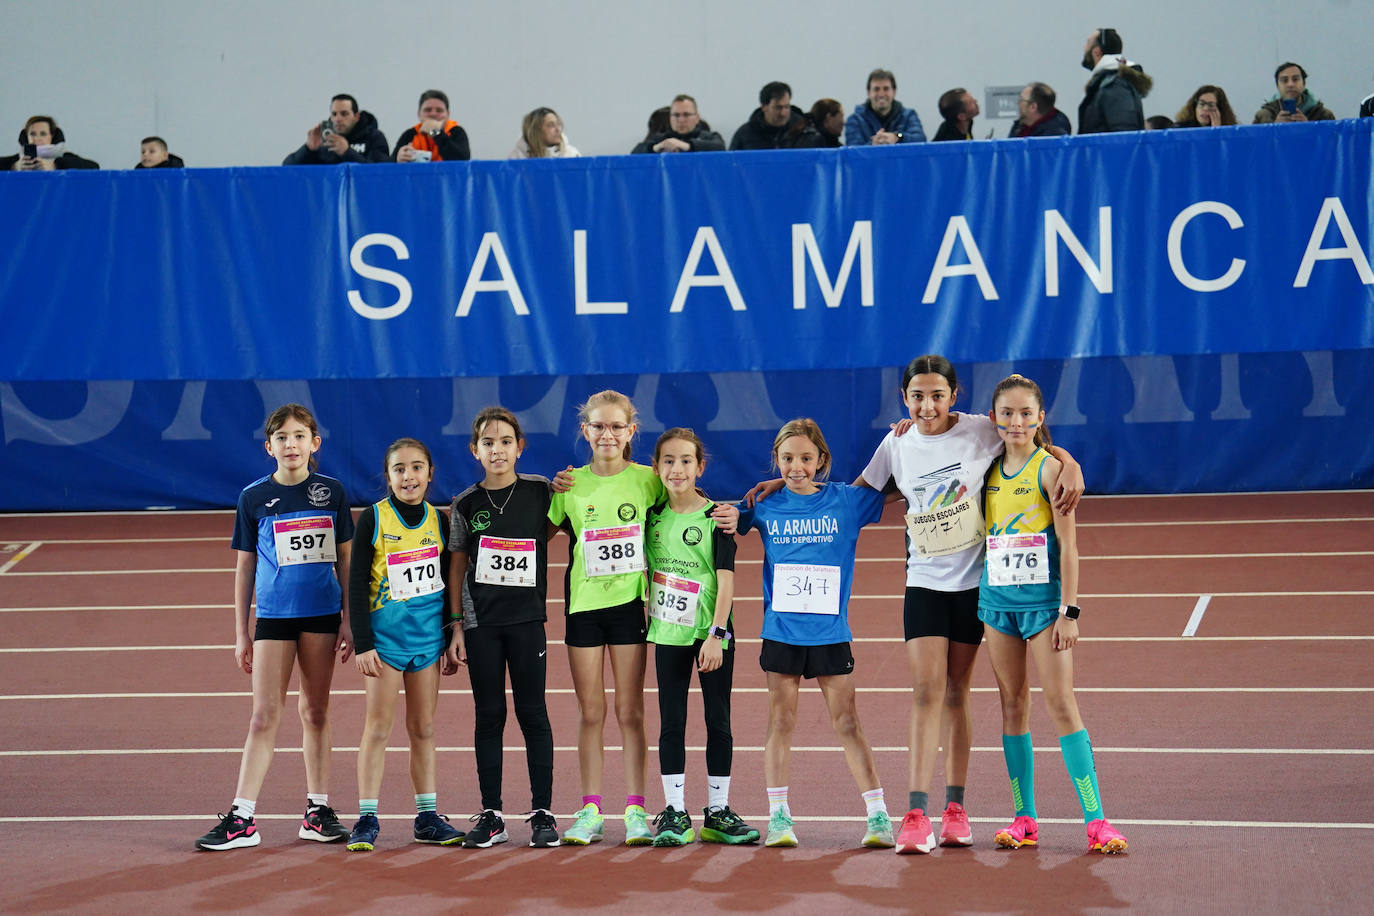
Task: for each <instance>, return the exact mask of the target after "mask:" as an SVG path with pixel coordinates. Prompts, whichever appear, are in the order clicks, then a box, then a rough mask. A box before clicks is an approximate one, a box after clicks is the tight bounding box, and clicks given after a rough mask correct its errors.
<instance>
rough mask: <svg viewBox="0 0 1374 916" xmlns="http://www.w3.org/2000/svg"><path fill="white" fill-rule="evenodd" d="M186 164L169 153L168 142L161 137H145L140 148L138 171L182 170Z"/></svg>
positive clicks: (178, 157)
mask: <svg viewBox="0 0 1374 916" xmlns="http://www.w3.org/2000/svg"><path fill="white" fill-rule="evenodd" d="M185 167H186V163H185V162H183V161H182V160H181V157H180V156H177V155H175V154H173V153H169V152H167V141H166V140H164V139H162V138H161V137H144V138H143V141H142V142H141V143H140V144H139V148H138V165H136V166H134V168H136V169H181V168H185Z"/></svg>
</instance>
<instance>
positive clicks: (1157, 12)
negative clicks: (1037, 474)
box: [0, 0, 1374, 168]
mask: <svg viewBox="0 0 1374 916" xmlns="http://www.w3.org/2000/svg"><path fill="white" fill-rule="evenodd" d="M384 7H385V9H384ZM936 21H940V22H945V23H948V24H946V25H944V26H942V27H941V29H940V30H939V31H936V30H935V29H934V28H932V26H931V23H932V22H936ZM0 22H3V23H4V26H5V38H6V40H5V42H4V51H3V57H0V84H3V86H4V92H3V97H0V131H3V132H7V133H6V134H5V135H6V136H9V137H11V138H13V137H14V136H15V135H16V134H17V133H18V130H19V128H20V127H21V126H22V125H23V122H24V119H25V118H26V117H27V116H29V115H31V114H36V113H44V114H51V115H53V116H55V117H56V118H57V120H58V123H59V124H60V125H62V127H63V129H64V130H65V132H66V134H67V138H68V146H69V147H70V148H71V149H72V150H73V151H75V152H78V153H81V154H82V155H85V156H89V157H92V158H95V159H97V160H99V161H100V162H101V164H102V165H104V166H106V167H107V168H128V167H132V166H133V165H134V164H135V163H136V162H137V161H138V141H139V140H140V138H142V137H143V136H145V135H147V134H160V135H162V136H164V137H166V138H167V140H168V141H169V143H170V145H171V148H172V151H173V152H176V153H178V154H179V155H181V156H183V157H184V158H185V159H186V160H187V162H188V163H189V164H191V165H195V166H228V165H275V164H277V163H279V162H280V161H281V159H282V157H283V156H284V155H286V154H287V153H288V152H290V151H291V150H292V149H294V148H295V147H297V146H298V145H300V143H301V142H303V140H304V135H305V131H306V128H307V127H308V126H309V125H310V124H311V123H314V122H317V121H318V120H319V119H321V118H322V117H324V116H325V115H326V114H327V113H328V100H329V97H330V96H331V95H333V94H334V93H336V92H350V93H352V94H353V95H355V96H357V97H358V99H359V101H360V102H361V104H362V106H363V108H365V109H368V110H370V111H372V112H373V113H374V114H375V115H376V116H377V118H378V120H379V121H380V122H381V126H382V129H383V131H385V133H386V134H387V137H388V140H389V141H391V142H393V143H394V141H395V139H396V137H397V136H398V135H399V134H400V133H401V131H403V130H404V129H405V128H406V127H408V126H409V125H411V124H412V123H414V120H415V118H414V115H415V103H416V99H417V98H418V96H419V93H420V91H421V90H423V89H426V88H429V87H437V88H441V89H444V90H446V91H447V92H448V94H449V96H450V97H451V99H452V100H453V114H454V116H455V117H456V118H457V119H458V120H459V121H460V122H461V123H462V124H463V125H464V126H465V127H466V128H467V131H468V134H469V136H470V137H471V139H472V148H473V154H474V156H476V157H478V158H502V157H504V156H505V155H506V154H507V153H508V152H509V150H510V149H511V147H512V146H513V145H514V142H515V140H516V138H517V136H518V131H519V124H520V118H521V116H522V114H523V113H524V112H526V111H528V110H529V109H531V108H534V107H536V106H538V105H549V106H552V107H553V108H555V109H557V110H558V111H559V112H560V113H561V114H562V115H563V119H564V122H565V124H566V126H567V133H568V137H569V139H570V140H571V141H572V142H573V143H574V144H575V145H576V146H578V147H580V148H581V150H582V151H583V153H584V154H590V155H605V154H615V153H622V152H627V151H628V150H629V148H630V147H631V146H632V145H633V144H634V143H635V142H637V141H638V140H639V139H640V138H641V137H642V135H643V132H644V122H645V120H646V118H647V117H648V114H649V112H650V111H651V110H652V109H654V108H655V107H657V106H659V105H662V104H666V103H667V102H668V100H669V99H670V98H671V97H672V96H673V95H674V94H675V93H677V92H688V93H691V94H692V95H694V96H696V98H697V100H698V102H699V103H700V107H701V112H702V114H703V116H704V117H705V118H706V119H707V120H709V121H710V122H711V124H712V126H714V127H715V128H716V129H718V130H720V131H721V133H723V134H724V135H725V136H726V138H727V140H728V139H729V136H730V133H731V132H732V131H733V130H734V129H735V127H737V126H738V125H739V124H740V123H741V122H743V121H744V120H745V119H746V118H747V117H748V115H749V113H750V111H751V110H752V109H753V108H754V107H755V106H756V105H757V102H756V98H757V92H758V88H759V87H760V86H761V85H763V83H765V82H767V81H769V80H772V79H782V80H786V81H787V82H789V83H791V85H792V88H793V91H794V93H795V95H794V102H796V103H797V104H799V105H801V106H802V107H803V108H808V107H810V104H811V102H812V101H814V100H815V99H817V98H820V97H823V96H833V97H835V98H837V99H839V100H840V101H841V102H843V103H844V106H845V109H846V111H848V110H849V109H850V108H851V107H852V106H853V105H854V103H856V102H858V101H861V100H862V99H863V97H864V76H865V75H866V74H867V72H868V71H869V70H870V69H872V68H873V67H875V66H885V67H888V68H889V69H892V70H893V71H895V72H896V74H897V79H898V93H897V95H898V98H900V99H901V100H902V101H903V102H904V103H906V104H907V105H909V106H912V107H915V108H916V110H917V111H918V112H919V114H920V115H921V119H922V121H923V122H924V123H925V125H926V128H927V132H928V133H933V132H934V128H935V126H936V125H937V124H938V121H939V115H938V113H937V111H936V100H937V99H938V97H939V95H940V93H941V92H942V91H943V90H945V89H948V88H951V87H953V86H956V85H963V86H965V87H967V88H968V89H970V90H971V91H972V92H973V93H974V94H975V95H977V96H978V97H979V98H982V97H983V91H984V88H985V87H986V86H995V85H1009V84H1023V83H1025V82H1027V81H1029V80H1033V79H1041V80H1044V81H1046V82H1048V83H1050V84H1051V85H1052V86H1054V87H1055V89H1056V90H1057V91H1058V92H1059V95H1060V103H1061V104H1060V107H1061V108H1062V109H1064V110H1065V111H1066V112H1068V113H1069V115H1070V117H1071V118H1072V117H1073V116H1074V115H1075V113H1076V110H1077V104H1078V100H1079V98H1080V97H1081V96H1082V86H1083V82H1084V80H1085V78H1086V75H1087V74H1086V73H1085V72H1084V71H1083V70H1082V69H1080V68H1079V66H1078V59H1079V56H1080V55H1081V53H1082V47H1083V41H1084V39H1085V38H1086V36H1087V34H1088V33H1089V32H1090V31H1091V30H1092V29H1093V28H1094V27H1095V26H1101V25H1110V26H1112V27H1114V28H1116V29H1118V30H1119V31H1120V32H1121V33H1122V35H1123V36H1124V38H1125V41H1126V53H1127V56H1128V57H1130V58H1131V59H1133V60H1137V61H1139V62H1140V63H1141V64H1142V65H1143V66H1144V68H1145V70H1146V71H1147V72H1148V73H1150V74H1151V75H1152V76H1153V77H1154V79H1155V90H1154V92H1153V93H1151V95H1150V96H1149V97H1148V98H1147V99H1146V100H1145V111H1146V114H1147V115H1149V114H1168V115H1170V116H1172V115H1173V113H1174V112H1175V111H1177V110H1178V108H1179V107H1180V106H1181V105H1182V103H1183V102H1184V101H1185V100H1186V99H1187V97H1188V95H1189V94H1190V93H1191V92H1192V90H1193V89H1194V88H1196V87H1197V86H1198V85H1199V84H1201V83H1208V82H1214V83H1218V84H1219V85H1221V86H1223V87H1224V88H1225V89H1226V90H1227V93H1228V95H1229V96H1230V98H1231V101H1232V104H1233V105H1234V107H1235V108H1236V110H1237V113H1238V116H1239V117H1240V118H1241V120H1242V122H1248V121H1249V118H1250V116H1251V114H1252V113H1253V111H1254V110H1255V108H1257V107H1258V106H1259V104H1260V103H1261V102H1263V101H1265V100H1266V99H1267V98H1268V97H1269V95H1270V94H1271V93H1272V92H1273V81H1272V73H1273V68H1274V65H1275V64H1277V63H1278V62H1279V61H1281V60H1285V59H1293V60H1297V61H1299V62H1301V63H1302V64H1303V65H1304V66H1306V68H1307V70H1308V71H1309V73H1310V80H1309V86H1310V88H1311V89H1312V90H1313V91H1314V92H1315V93H1316V94H1317V95H1318V96H1319V97H1320V98H1322V99H1323V100H1324V101H1325V102H1326V104H1327V105H1328V107H1330V108H1332V109H1333V110H1334V111H1335V112H1336V114H1337V116H1340V117H1352V116H1354V114H1355V113H1356V110H1357V106H1358V104H1359V101H1360V99H1361V98H1363V97H1364V96H1366V95H1368V94H1369V93H1370V92H1371V91H1374V84H1372V83H1371V77H1374V59H1372V58H1371V56H1370V53H1369V52H1370V50H1371V44H1370V42H1369V39H1368V36H1369V34H1370V29H1371V27H1370V23H1371V22H1374V0H1314V2H1313V3H1311V4H1307V5H1302V6H1295V5H1293V4H1290V3H1279V2H1276V0H1256V2H1250V3H1244V2H1236V0H1229V2H1223V3H1220V4H1216V5H1210V6H1209V5H1207V4H1200V3H1197V2H1195V0H1156V2H1141V3H1133V4H1103V3H1088V2H1082V0H1047V2H1044V3H1041V4H1038V5H1034V6H1032V5H1031V4H1024V3H1015V2H1010V0H968V2H964V3H956V4H951V3H941V4H930V3H927V4H915V3H911V2H910V0H874V2H860V3H853V4H843V5H841V4H834V3H821V2H817V0H791V2H786V3H781V2H774V0H761V2H753V3H738V2H733V0H680V2H677V3H675V4H649V3H644V2H640V0H603V2H601V3H598V4H587V3H576V2H567V0H561V2H554V0H507V2H502V3H492V2H487V0H473V2H469V3H455V2H452V0H448V2H438V0H408V2H404V3H389V4H383V3H379V2H377V0H366V2H359V0H348V2H334V3H327V2H322V0H306V2H289V0H288V2H281V0H275V2H268V0H240V2H222V3H217V4H201V3H197V2H186V0H123V2H120V3H109V4H106V3H92V2H77V0H46V2H25V0H21V2H14V0H7V2H3V3H0ZM1360 35H1365V36H1366V37H1365V38H1364V39H1361V38H1359V36H1360ZM1008 124H1009V122H1008V121H1005V120H1002V121H990V120H988V119H986V118H983V119H980V120H979V122H978V124H977V125H976V132H977V134H978V136H985V135H986V133H987V131H988V130H989V129H990V128H994V129H995V130H996V133H997V136H999V137H1000V136H1005V135H1006V131H1007V126H1008ZM11 143H12V140H11V141H4V139H3V137H0V150H4V152H5V153H6V154H8V152H9V151H10V150H9V147H10V145H11ZM16 151H17V150H16Z"/></svg>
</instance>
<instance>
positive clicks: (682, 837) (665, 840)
mask: <svg viewBox="0 0 1374 916" xmlns="http://www.w3.org/2000/svg"><path fill="white" fill-rule="evenodd" d="M694 839H696V832H695V830H694V829H693V828H691V827H688V828H687V831H686V832H685V833H660V834H659V835H658V836H656V837H654V840H653V844H654V845H655V846H658V847H660V848H662V847H672V846H686V845H687V844H688V843H690V842H692V840H694ZM625 842H626V844H629V840H626V841H625Z"/></svg>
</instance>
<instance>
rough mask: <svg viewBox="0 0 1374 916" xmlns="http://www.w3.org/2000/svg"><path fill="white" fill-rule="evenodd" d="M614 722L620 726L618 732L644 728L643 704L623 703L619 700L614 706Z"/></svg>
mask: <svg viewBox="0 0 1374 916" xmlns="http://www.w3.org/2000/svg"><path fill="white" fill-rule="evenodd" d="M615 720H616V722H618V723H619V724H620V730H621V731H625V730H627V729H639V730H642V729H643V728H644V704H642V703H632V702H628V701H627V702H625V703H621V702H620V701H619V700H617V701H616V704H615Z"/></svg>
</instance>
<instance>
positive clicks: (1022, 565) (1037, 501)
mask: <svg viewBox="0 0 1374 916" xmlns="http://www.w3.org/2000/svg"><path fill="white" fill-rule="evenodd" d="M1048 457H1049V453H1048V452H1046V451H1045V450H1044V449H1042V448H1040V449H1036V450H1035V451H1034V452H1033V453H1032V454H1031V456H1030V458H1028V459H1026V463H1025V464H1024V465H1022V466H1021V468H1020V469H1019V470H1017V471H1016V472H1015V473H1008V472H1007V469H1006V460H1007V459H1006V456H1005V455H1003V456H1002V458H1000V459H999V460H997V461H996V462H994V463H993V465H992V469H991V470H990V471H989V472H988V479H987V485H986V486H985V488H984V492H983V515H984V518H985V519H986V521H987V526H988V542H987V556H986V558H985V560H984V562H983V576H982V579H981V580H980V581H979V583H978V606H979V607H984V608H988V609H990V610H995V611H1042V610H1049V609H1051V608H1057V607H1059V605H1060V589H1059V539H1058V538H1057V537H1056V536H1055V533H1054V510H1053V509H1052V508H1051V506H1050V500H1049V496H1048V494H1046V493H1045V490H1044V488H1043V487H1042V486H1041V485H1040V468H1041V466H1042V465H1043V464H1044V463H1045V459H1046V458H1048Z"/></svg>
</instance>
